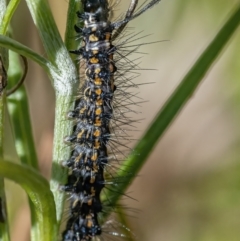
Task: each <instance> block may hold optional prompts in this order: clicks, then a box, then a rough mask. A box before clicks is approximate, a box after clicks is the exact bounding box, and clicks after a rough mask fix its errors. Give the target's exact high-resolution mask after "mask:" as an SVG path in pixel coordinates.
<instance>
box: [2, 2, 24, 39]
mask: <svg viewBox="0 0 240 241" xmlns="http://www.w3.org/2000/svg"><path fill="white" fill-rule="evenodd" d="M19 2H20V0H11V1H10V2H9V4H8V6H7V9H6V11H5V14H4V17H3V19H2V24H1V27H0V34H2V35H5V34H6V33H7V29H8V26H9V24H10V21H11V19H12V16H13V14H14V12H15V11H16V9H17V6H18V4H19Z"/></svg>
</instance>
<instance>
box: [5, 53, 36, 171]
mask: <svg viewBox="0 0 240 241" xmlns="http://www.w3.org/2000/svg"><path fill="white" fill-rule="evenodd" d="M9 59H10V64H9V70H8V82H9V84H8V87H9V88H12V87H13V86H15V85H16V84H17V82H18V81H19V79H20V78H21V77H22V68H21V66H20V62H19V59H18V55H17V54H16V53H14V52H11V51H10V57H9ZM7 104H8V109H9V114H10V118H11V122H12V127H13V130H14V135H15V145H16V150H17V153H18V156H19V158H20V160H21V162H22V163H23V164H26V165H28V166H31V167H33V168H35V169H38V160H37V154H36V150H35V146H34V140H33V134H32V126H31V121H30V114H29V107H28V99H27V94H26V90H25V87H24V85H22V86H21V87H20V88H19V89H18V90H17V91H16V92H15V93H13V94H12V95H10V96H9V97H8V98H7Z"/></svg>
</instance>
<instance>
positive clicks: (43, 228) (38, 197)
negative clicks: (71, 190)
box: [0, 160, 57, 241]
mask: <svg viewBox="0 0 240 241" xmlns="http://www.w3.org/2000/svg"><path fill="white" fill-rule="evenodd" d="M0 163H1V168H0V176H1V177H3V178H8V179H10V180H11V181H14V182H16V183H18V184H19V185H20V186H21V187H22V188H23V189H24V190H25V191H26V192H27V194H28V197H29V198H30V200H31V202H32V205H33V207H34V215H35V217H36V219H35V220H36V222H37V224H33V226H34V225H37V226H38V227H39V230H38V235H39V237H36V239H35V240H44V241H53V240H56V239H57V238H56V237H57V233H56V230H57V228H56V210H55V204H54V199H53V195H52V192H51V191H50V189H49V183H48V181H47V180H46V179H45V178H43V177H42V176H41V175H40V174H39V173H38V172H37V171H35V170H34V169H32V168H30V167H28V166H26V165H22V166H20V165H18V164H15V163H12V162H9V161H3V160H0Z"/></svg>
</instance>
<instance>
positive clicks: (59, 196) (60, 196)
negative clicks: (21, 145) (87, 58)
mask: <svg viewBox="0 0 240 241" xmlns="http://www.w3.org/2000/svg"><path fill="white" fill-rule="evenodd" d="M26 2H27V5H28V8H29V10H30V12H31V15H32V18H33V20H34V23H35V25H36V27H37V29H38V31H39V34H40V38H41V40H42V42H43V46H44V48H45V51H46V53H47V55H48V58H49V60H50V62H51V63H52V64H53V65H54V66H56V68H57V69H58V70H59V73H58V75H56V76H54V75H52V78H53V81H54V88H55V91H56V111H55V128H54V149H53V166H52V178H51V182H50V183H51V190H52V192H53V194H54V198H55V202H56V207H57V209H56V210H57V222H58V228H59V226H60V222H61V217H62V213H63V203H64V200H65V198H64V197H65V194H64V193H61V192H59V185H60V184H64V183H65V182H66V177H67V171H66V170H64V169H63V168H62V167H61V161H63V160H66V159H68V158H69V155H70V147H66V145H64V143H63V138H64V137H65V136H66V135H69V133H70V132H71V130H72V126H71V124H69V122H67V121H66V117H65V116H66V113H67V112H68V111H69V109H70V108H71V107H72V105H73V96H74V94H75V92H76V90H77V86H76V84H77V80H78V74H77V71H76V68H75V65H74V64H73V62H72V60H71V58H70V56H69V53H68V51H67V49H66V47H65V45H64V43H63V41H62V39H61V37H60V34H59V32H58V30H57V27H56V24H55V22H54V19H53V16H52V13H51V11H50V8H49V6H48V3H47V1H46V0H34V1H33V0H26Z"/></svg>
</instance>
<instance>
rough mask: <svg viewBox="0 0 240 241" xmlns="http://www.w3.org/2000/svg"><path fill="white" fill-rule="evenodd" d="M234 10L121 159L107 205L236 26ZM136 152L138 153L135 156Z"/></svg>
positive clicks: (140, 163)
mask: <svg viewBox="0 0 240 241" xmlns="http://www.w3.org/2000/svg"><path fill="white" fill-rule="evenodd" d="M236 9H237V10H236V11H235V12H234V13H233V14H232V16H231V17H230V18H229V20H228V21H227V22H226V23H225V24H224V26H223V27H222V29H221V30H220V31H219V32H218V34H217V35H216V37H215V38H214V39H213V41H212V42H211V43H210V44H209V46H208V47H207V48H206V50H205V51H204V52H203V53H202V55H201V56H200V57H199V59H198V60H197V61H196V63H195V64H194V65H193V67H192V68H191V69H190V71H189V72H188V73H187V75H186V76H185V77H184V78H183V80H182V81H181V83H180V85H179V86H178V87H177V89H176V90H175V91H174V93H173V94H172V95H171V97H170V98H169V99H168V101H167V102H166V104H165V105H164V106H163V108H162V109H161V110H160V112H159V113H158V114H157V116H156V118H155V120H154V121H153V123H152V124H151V126H150V128H149V129H148V130H147V132H146V133H145V134H144V136H143V137H142V138H141V140H140V141H139V142H138V144H137V145H136V146H135V148H134V153H132V154H131V155H130V156H129V157H128V158H127V160H126V161H125V162H124V164H123V165H122V167H121V168H120V170H119V171H118V173H117V178H119V179H120V180H121V178H124V180H125V181H124V182H120V183H119V184H118V185H117V187H116V188H115V190H112V191H110V190H107V191H106V192H105V195H104V200H105V201H106V202H107V200H111V205H114V204H115V203H116V202H117V201H118V199H119V198H120V196H121V194H122V193H124V191H125V190H126V188H127V187H128V186H129V184H130V183H131V182H132V180H133V179H134V178H135V176H136V174H137V173H138V171H139V170H140V168H141V167H142V166H143V164H144V163H145V161H146V159H147V157H148V156H149V154H150V153H151V151H152V150H153V148H154V147H155V145H156V143H157V142H158V140H159V138H160V137H162V135H163V133H164V132H165V131H166V129H167V128H168V127H169V125H170V124H171V123H172V121H173V120H174V118H175V117H176V116H177V114H178V113H179V112H180V110H181V109H182V108H183V107H184V105H185V104H186V102H187V101H188V100H189V99H190V98H191V97H192V95H193V93H194V91H195V90H196V88H197V87H198V85H199V84H200V82H201V81H202V80H203V78H204V76H205V75H206V73H207V72H208V71H209V69H210V68H211V67H212V65H213V63H214V61H215V60H216V58H217V57H218V56H219V54H220V53H221V50H222V49H223V48H224V47H225V46H226V45H227V43H228V40H229V39H230V37H231V36H232V35H233V33H234V32H235V31H236V29H237V27H238V26H239V24H240V5H238V7H237V8H236ZM136 153H140V154H139V155H137V154H136ZM126 176H127V177H126ZM129 176H130V177H129ZM108 214H109V213H105V214H104V215H105V216H107V215H108Z"/></svg>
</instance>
